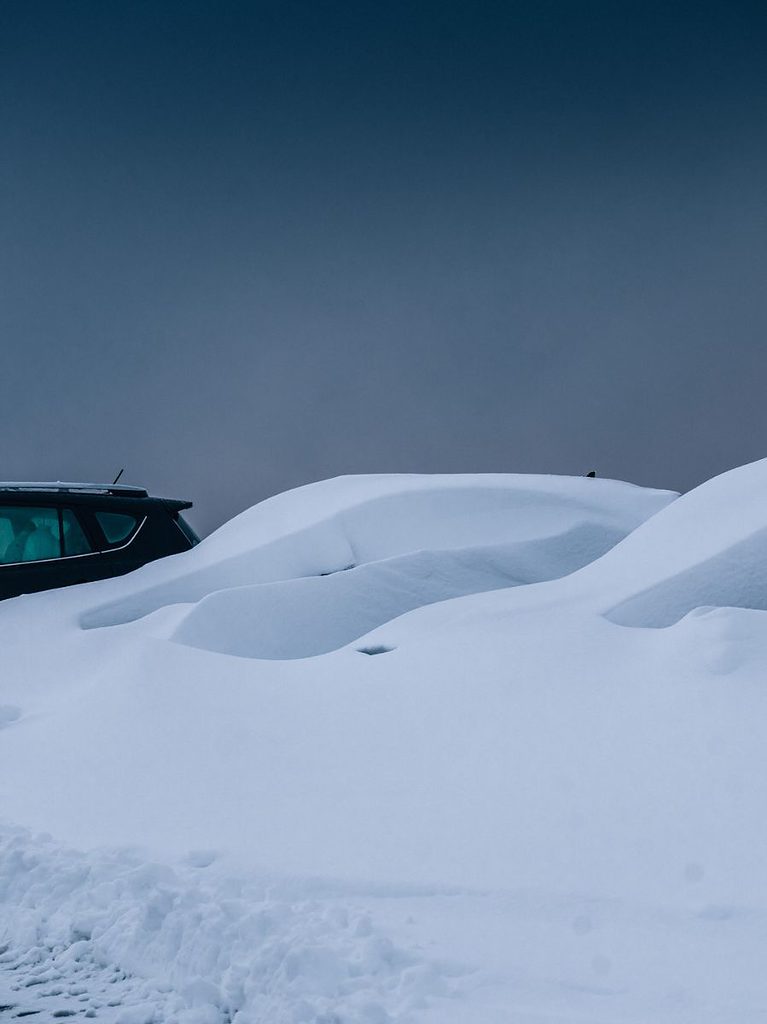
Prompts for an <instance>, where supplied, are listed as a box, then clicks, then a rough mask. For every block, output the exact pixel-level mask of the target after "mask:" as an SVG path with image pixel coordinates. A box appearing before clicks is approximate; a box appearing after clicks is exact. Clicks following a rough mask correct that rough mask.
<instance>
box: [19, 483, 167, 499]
mask: <svg viewBox="0 0 767 1024" xmlns="http://www.w3.org/2000/svg"><path fill="white" fill-rule="evenodd" d="M0 491H45V492H51V491H66V492H69V493H83V494H114V495H122V496H124V497H133V498H147V497H149V492H148V491H146V490H145V489H144V488H143V487H132V486H131V485H130V484H89V483H74V482H67V481H63V480H48V481H29V480H27V481H23V480H22V481H0Z"/></svg>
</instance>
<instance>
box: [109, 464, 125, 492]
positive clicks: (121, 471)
mask: <svg viewBox="0 0 767 1024" xmlns="http://www.w3.org/2000/svg"><path fill="white" fill-rule="evenodd" d="M124 472H125V466H123V468H122V469H121V470H120V472H119V473H118V474H117V476H116V477H115V478H114V480H113V481H112V487H114V485H115V484H116V483H117V481H118V480H119V479H120V477H121V476H122V475H123V473H124Z"/></svg>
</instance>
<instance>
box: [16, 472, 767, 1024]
mask: <svg viewBox="0 0 767 1024" xmlns="http://www.w3.org/2000/svg"><path fill="white" fill-rule="evenodd" d="M765 492H767V463H759V464H756V465H753V466H748V467H744V468H743V469H740V470H737V471H734V472H732V473H730V474H725V475H724V476H723V477H720V478H717V479H716V480H714V481H711V482H709V483H708V484H706V485H704V486H703V487H700V488H698V489H697V490H696V491H694V492H691V493H690V494H688V495H685V496H684V497H682V498H678V499H676V500H674V499H675V495H673V494H671V493H669V492H662V491H653V490H648V489H643V488H638V487H634V486H631V485H629V484H623V483H619V482H615V481H604V480H589V479H580V478H556V477H533V476H511V475H499V476H466V477H409V476H405V477H401V476H394V477H391V476H388V477H352V478H344V479H340V480H334V481H326V482H323V483H320V484H314V485H311V486H308V487H305V488H300V489H299V490H297V491H293V492H289V493H288V494H285V495H280V496H278V497H277V498H274V499H270V500H269V501H267V502H263V503H262V504H261V505H258V506H255V507H254V508H253V509H250V510H248V511H247V512H245V513H243V514H242V515H241V516H238V517H237V518H236V519H234V520H232V521H231V522H230V523H228V524H226V525H225V526H224V527H222V528H221V529H220V530H218V531H217V532H216V533H215V534H213V535H212V536H211V537H209V538H207V539H206V540H205V541H204V542H203V543H202V544H201V545H200V546H199V547H197V548H196V549H194V550H193V551H190V552H187V553H185V554H183V555H179V556H174V557H172V558H169V559H164V560H162V561H161V562H157V563H154V564H152V565H149V566H146V567H145V568H144V569H142V570H139V571H138V572H135V573H132V574H131V575H130V576H128V577H124V578H121V579H117V580H110V581H104V582H102V583H97V584H88V585H86V586H81V587H76V588H71V589H69V590H66V591H57V592H51V593H48V594H40V595H33V596H29V597H23V598H18V599H16V600H13V601H8V602H4V603H3V604H2V605H0V644H2V651H3V663H2V664H3V673H2V678H1V680H0V814H1V815H2V819H3V822H4V824H3V825H2V828H0V946H1V945H2V943H5V944H6V945H7V949H6V950H5V952H4V953H3V954H2V955H0V1004H3V1005H5V1006H7V1007H9V1009H7V1010H6V1011H5V1012H6V1013H7V1014H8V1015H10V1016H9V1019H10V1017H13V1016H14V1015H20V1014H23V1013H27V1012H33V1011H35V1012H36V1014H37V1015H36V1016H35V1019H36V1020H44V1019H51V1020H53V1019H54V1018H55V1019H58V1017H57V1016H55V1015H56V1014H59V1015H65V1014H69V1012H70V1011H71V1012H72V1013H73V1014H75V1013H76V1014H78V1015H83V1016H88V1017H89V1018H93V1017H95V1018H96V1019H101V1020H103V1021H105V1022H107V1024H115V1022H121V1024H131V1022H135V1024H143V1022H145V1024H150V1022H151V1024H155V1022H156V1024H160V1022H162V1024H165V1022H167V1024H173V1022H178V1024H219V1022H224V1021H235V1022H236V1024H283V1022H285V1024H288V1022H290V1024H294V1022H295V1024H298V1022H307V1024H310V1022H316V1024H331V1022H337V1024H341V1022H342V1024H363V1022H366V1024H376V1022H378V1024H384V1022H390V1024H393V1022H398V1024H437V1022H439V1024H459V1022H460V1024H499V1022H501V1021H503V1022H507V1021H515V1022H522V1024H533V1022H535V1024H540V1022H543V1021H546V1022H557V1021H561V1022H563V1024H564V1022H569V1021H581V1022H582V1021H587V1022H595V1024H596V1022H607V1021H610V1022H615V1021H636V1022H640V1021H641V1022H646V1021H648V1020H652V1021H658V1022H667V1021H668V1022H683V1021H684V1022H690V1024H692V1022H695V1024H705V1022H714V1021H717V1022H725V1021H726V1022H733V1024H734V1022H738V1024H742V1022H745V1024H748V1022H751V1021H757V1020H762V1019H763V1016H764V1012H765V1006H767V982H766V981H764V980H763V979H764V976H763V971H762V970H761V937H762V933H763V931H764V929H765V926H766V925H767V865H766V864H765V858H764V856H763V851H764V847H765V840H767V825H765V823H764V820H765V815H764V811H765V807H767V772H765V767H767V764H766V763H765V761H766V758H765V754H764V753H763V750H764V748H765V744H764V736H763V732H764V726H763V722H764V721H765V711H767V707H765V704H766V703H767V698H766V697H765V688H764V685H763V683H764V679H765V678H767V675H766V670H767V611H765V610H764V609H767V583H763V580H767V540H765V539H764V537H767V518H766V517H765V513H764V509H765V507H767V504H766V503H765V498H767V493H765ZM110 1004H112V1005H110Z"/></svg>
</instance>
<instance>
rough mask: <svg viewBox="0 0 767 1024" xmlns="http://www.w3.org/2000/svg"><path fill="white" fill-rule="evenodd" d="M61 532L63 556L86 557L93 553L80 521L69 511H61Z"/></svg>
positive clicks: (66, 509)
mask: <svg viewBox="0 0 767 1024" xmlns="http://www.w3.org/2000/svg"><path fill="white" fill-rule="evenodd" d="M61 531H62V541H63V544H64V555H65V556H71V555H87V554H90V552H91V551H93V548H92V546H91V542H90V541H89V540H88V538H87V537H86V536H85V533H84V531H83V528H82V526H81V525H80V521H79V519H78V518H77V516H76V515H75V514H74V512H72V511H71V509H68V508H65V509H62V510H61Z"/></svg>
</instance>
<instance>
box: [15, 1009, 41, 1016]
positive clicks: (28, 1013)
mask: <svg viewBox="0 0 767 1024" xmlns="http://www.w3.org/2000/svg"><path fill="white" fill-rule="evenodd" d="M39 1012H40V1011H39V1010H20V1011H19V1013H17V1014H16V1016H17V1017H36V1016H37V1015H38V1013H39Z"/></svg>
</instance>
